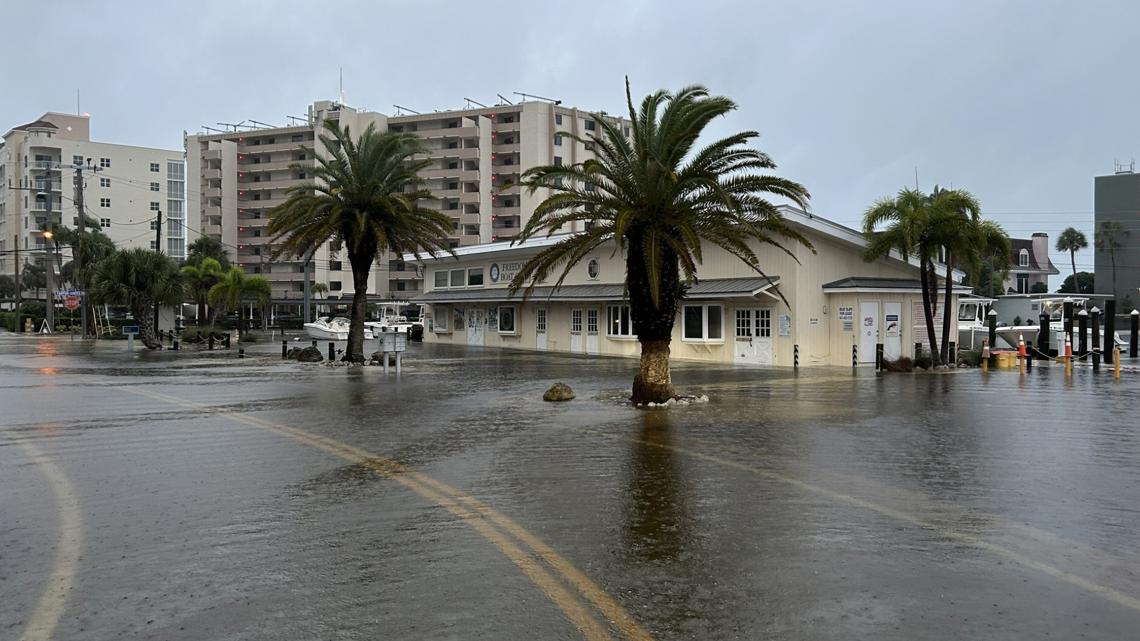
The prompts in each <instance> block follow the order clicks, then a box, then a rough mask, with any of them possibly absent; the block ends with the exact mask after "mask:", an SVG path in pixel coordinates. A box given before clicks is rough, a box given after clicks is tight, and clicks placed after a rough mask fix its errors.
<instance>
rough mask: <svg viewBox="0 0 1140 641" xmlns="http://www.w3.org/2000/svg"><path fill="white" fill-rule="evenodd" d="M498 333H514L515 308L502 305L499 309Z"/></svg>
mask: <svg viewBox="0 0 1140 641" xmlns="http://www.w3.org/2000/svg"><path fill="white" fill-rule="evenodd" d="M499 333H500V334H514V333H515V306H514V305H504V306H502V307H499Z"/></svg>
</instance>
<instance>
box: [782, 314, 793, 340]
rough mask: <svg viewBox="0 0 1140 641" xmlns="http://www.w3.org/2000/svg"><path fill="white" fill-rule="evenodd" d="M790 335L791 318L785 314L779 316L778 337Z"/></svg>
mask: <svg viewBox="0 0 1140 641" xmlns="http://www.w3.org/2000/svg"><path fill="white" fill-rule="evenodd" d="M791 335H792V317H791V316H788V315H787V314H780V336H791Z"/></svg>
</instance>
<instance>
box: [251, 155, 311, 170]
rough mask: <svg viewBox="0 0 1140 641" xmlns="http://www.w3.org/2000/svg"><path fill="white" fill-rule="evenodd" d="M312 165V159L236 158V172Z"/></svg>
mask: <svg viewBox="0 0 1140 641" xmlns="http://www.w3.org/2000/svg"><path fill="white" fill-rule="evenodd" d="M297 166H299V167H312V166H313V159H312V158H309V159H307V160H273V161H270V162H264V161H262V162H249V161H248V160H247V161H245V162H243V161H242V160H241V159H240V158H239V159H238V172H243V171H244V172H258V171H282V170H285V169H292V168H293V167H297Z"/></svg>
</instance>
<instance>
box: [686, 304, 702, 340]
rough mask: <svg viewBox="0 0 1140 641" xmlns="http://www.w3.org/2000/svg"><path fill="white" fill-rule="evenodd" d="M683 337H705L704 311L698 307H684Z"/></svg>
mask: <svg viewBox="0 0 1140 641" xmlns="http://www.w3.org/2000/svg"><path fill="white" fill-rule="evenodd" d="M683 327H684V337H685V338H694V339H701V338H704V337H705V336H704V335H705V330H704V310H703V309H702V308H701V306H700V305H685V318H684V323H683Z"/></svg>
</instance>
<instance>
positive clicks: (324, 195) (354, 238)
mask: <svg viewBox="0 0 1140 641" xmlns="http://www.w3.org/2000/svg"><path fill="white" fill-rule="evenodd" d="M324 129H325V133H323V134H322V135H321V136H320V141H321V145H322V147H323V149H322V151H323V152H324V153H322V154H317V155H316V165H315V166H314V167H313V168H312V170H311V171H312V173H313V176H314V177H315V178H316V182H315V183H314V184H311V185H303V186H297V187H293V188H291V189H290V190H289V192H288V194H289V197H288V199H287V200H286V201H285V202H284V203H282V204H281V205H279V206H277V207H275V208H274V209H273V211H272V212H271V213H270V217H271V218H270V221H269V233H270V234H271V235H273V237H274V240H275V241H277V240H280V241H281V245H282V249H283V250H284V251H285V252H288V253H291V254H293V255H295V256H308V255H311V253H312V252H314V251H315V250H316V249H317V248H318V247H321V246H322V245H324V244H326V243H329V242H332V243H333V244H334V245H340V246H343V247H344V249H345V250H346V251H347V252H348V261H349V263H350V264H351V265H352V283H353V295H352V314H351V324H350V326H349V332H348V348H347V349H346V350H345V354H344V360H346V361H354V362H364V319H365V316H366V314H367V311H368V275H369V273H370V272H371V271H372V265H373V264H374V263H375V262H376V256H377V254H378V253H379V252H380V250H387V251H389V252H392V253H396V254H399V253H403V252H408V253H420V252H422V253H426V254H428V255H430V256H432V257H435V256H436V255H437V253H439V252H445V253H449V254H453V252H452V250H451V248H450V247H449V245H448V240H447V238H448V236H449V235H450V234H451V233H452V231H453V228H454V224H453V223H452V221H451V218H450V217H449V216H447V214H445V213H443V212H441V211H437V210H433V209H428V208H426V207H424V203H426V202H427V201H429V200H432V195H431V192H430V191H428V190H427V189H426V188H425V187H424V179H423V178H421V177H420V175H419V173H418V172H419V171H421V170H423V169H426V168H427V167H429V166H431V160H430V159H429V158H427V157H426V155H427V150H426V149H425V148H424V146H423V143H422V142H421V141H420V139H419V138H418V137H416V136H415V135H414V134H406V133H394V132H389V133H378V132H376V130H375V128H374V127H373V126H372V125H369V126H368V128H367V129H365V130H364V133H363V134H361V136H360V138H357V139H354V138H353V137H352V136H351V134H350V133H349V130H348V127H345V128H343V129H342V128H341V127H340V125H339V124H338V123H337V122H336V121H326V122H325V123H324ZM311 151H312V150H309V152H311Z"/></svg>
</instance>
